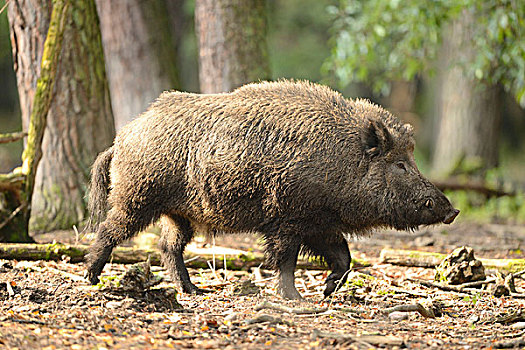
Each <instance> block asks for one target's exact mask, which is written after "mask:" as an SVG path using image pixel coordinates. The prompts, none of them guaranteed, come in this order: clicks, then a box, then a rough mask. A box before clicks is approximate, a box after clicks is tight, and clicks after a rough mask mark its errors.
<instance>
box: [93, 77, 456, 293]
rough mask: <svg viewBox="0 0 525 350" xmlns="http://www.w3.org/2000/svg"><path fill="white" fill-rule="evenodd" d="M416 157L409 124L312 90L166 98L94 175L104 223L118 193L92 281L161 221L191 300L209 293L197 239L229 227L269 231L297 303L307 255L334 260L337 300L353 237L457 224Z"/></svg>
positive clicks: (263, 86)
mask: <svg viewBox="0 0 525 350" xmlns="http://www.w3.org/2000/svg"><path fill="white" fill-rule="evenodd" d="M413 150H414V139H413V132H412V128H411V127H410V126H409V125H408V124H402V123H400V122H399V121H398V120H397V119H396V118H395V117H393V116H392V115H391V114H390V113H389V112H388V111H386V110H384V109H383V108H381V107H379V106H377V105H374V104H372V103H370V102H369V101H366V100H361V99H357V100H351V99H346V98H344V97H343V96H342V95H341V94H340V93H338V92H335V91H333V90H331V89H330V88H328V87H325V86H321V85H317V84H312V83H309V82H294V81H287V80H283V81H278V82H264V83H259V84H249V85H246V86H243V87H241V88H239V89H237V90H235V91H233V92H232V93H225V94H210V95H200V94H189V93H181V92H174V91H172V92H165V93H163V94H162V95H161V96H160V97H159V98H158V99H157V100H156V101H155V102H154V103H153V104H152V105H151V106H150V108H149V109H148V110H147V111H146V112H144V113H143V114H142V115H141V116H139V117H138V118H137V119H135V120H134V121H133V122H131V123H130V124H128V125H127V126H125V127H124V128H123V129H122V130H121V131H120V132H119V133H118V135H117V137H116V138H115V142H114V145H113V147H112V148H111V149H110V150H108V151H106V152H105V153H103V154H102V155H101V156H100V157H99V158H98V159H97V161H96V163H95V165H94V168H93V173H92V174H93V175H92V185H91V192H92V199H91V201H92V202H90V209H91V210H92V215H94V216H95V217H101V214H102V213H103V211H104V209H105V204H104V203H105V199H106V196H107V202H108V208H109V211H108V214H107V218H106V219H105V220H104V222H103V223H102V224H101V225H100V228H99V230H98V236H97V242H96V243H95V244H94V246H93V248H92V253H91V254H90V256H89V258H88V271H89V277H90V280H91V281H92V282H94V283H96V281H97V280H98V275H99V274H100V272H101V270H102V267H103V266H104V263H105V259H107V256H109V253H110V252H111V249H112V248H113V247H114V246H115V245H117V244H119V243H120V242H122V241H123V240H124V239H127V238H130V237H131V236H133V235H134V234H136V233H137V232H138V231H139V230H141V229H143V228H144V227H146V226H147V225H148V224H150V223H151V222H155V221H157V220H158V219H159V218H161V217H162V221H163V233H162V239H161V249H162V252H163V256H164V258H163V261H164V262H165V264H166V265H167V267H168V268H169V270H170V271H171V272H172V274H173V275H174V278H175V279H176V280H177V281H178V282H179V283H180V284H181V286H182V288H183V290H184V291H187V292H196V291H197V289H196V288H195V286H194V285H193V284H191V282H190V281H189V276H188V273H187V270H186V268H185V267H184V263H183V260H182V251H183V250H184V247H185V245H186V244H187V243H188V242H189V241H190V240H191V238H192V237H193V234H194V231H195V230H218V231H223V232H239V231H250V232H259V233H261V234H262V235H263V236H264V238H265V248H266V255H267V257H268V263H269V265H271V266H273V267H275V268H276V269H277V270H278V271H279V273H280V275H279V276H280V277H279V286H280V287H279V290H280V292H281V294H282V295H284V296H286V297H289V298H295V297H298V293H297V291H296V290H295V287H294V286H293V270H294V268H295V263H296V258H297V254H298V253H299V250H300V249H304V251H307V252H310V253H311V254H313V255H318V256H321V257H322V258H323V259H324V260H325V261H326V262H327V263H328V264H329V265H330V267H331V268H332V269H333V273H332V274H331V275H330V277H329V278H328V281H327V293H328V294H329V293H331V292H332V291H333V290H334V289H335V282H336V281H337V280H338V279H340V278H341V277H342V276H343V275H344V272H345V271H346V270H347V269H348V266H349V264H350V253H349V251H348V246H347V244H346V241H345V239H344V238H343V235H344V234H346V233H349V234H352V235H361V234H366V233H368V232H370V230H371V229H373V228H378V227H394V228H397V229H410V228H413V227H416V226H418V225H421V224H433V223H436V222H441V221H443V218H444V217H446V216H447V215H449V217H450V212H451V210H453V208H452V207H451V205H450V203H449V202H448V200H447V199H446V198H445V197H444V195H443V194H442V193H441V192H439V190H438V189H437V188H435V186H433V185H432V184H431V183H430V182H428V181H427V180H426V179H425V178H424V177H423V176H422V175H421V174H420V173H419V171H418V170H417V166H416V165H415V162H414V158H413ZM108 173H109V175H110V178H109V179H108V177H107V176H108ZM108 191H109V192H108ZM428 198H432V204H433V206H432V208H430V209H429V208H426V207H425V205H424V203H427V207H429V206H430V204H428V203H430V202H429V201H428Z"/></svg>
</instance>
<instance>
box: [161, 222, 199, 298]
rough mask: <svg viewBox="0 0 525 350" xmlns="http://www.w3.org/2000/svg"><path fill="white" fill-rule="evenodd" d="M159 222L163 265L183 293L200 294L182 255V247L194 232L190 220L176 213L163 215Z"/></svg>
mask: <svg viewBox="0 0 525 350" xmlns="http://www.w3.org/2000/svg"><path fill="white" fill-rule="evenodd" d="M161 224H162V234H161V239H160V243H159V244H160V251H161V256H162V262H163V264H164V266H165V267H166V268H167V269H168V271H169V272H170V275H171V277H172V278H173V279H174V280H175V282H176V283H177V284H178V285H179V287H180V288H181V289H182V291H183V292H184V293H189V294H200V293H201V292H202V291H201V290H200V289H198V288H197V287H196V286H195V285H194V284H193V283H191V280H190V275H189V274H188V269H186V266H185V265H184V259H183V256H182V253H183V252H184V248H185V247H186V245H187V244H188V243H189V242H190V241H191V239H192V238H193V234H194V231H193V228H192V227H191V223H190V221H189V220H188V219H186V218H183V217H181V216H177V215H170V216H168V215H164V216H162V218H161Z"/></svg>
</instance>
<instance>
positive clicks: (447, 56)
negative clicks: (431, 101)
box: [433, 10, 501, 176]
mask: <svg viewBox="0 0 525 350" xmlns="http://www.w3.org/2000/svg"><path fill="white" fill-rule="evenodd" d="M475 25H476V20H475V16H474V13H473V11H471V10H465V11H464V13H463V14H462V16H460V17H459V19H457V20H455V21H454V22H453V23H452V25H451V28H450V31H449V32H448V35H446V37H445V40H444V44H443V53H442V54H443V59H442V64H443V67H442V70H441V87H440V90H441V91H440V97H439V106H438V115H439V125H438V133H437V139H436V146H435V150H434V155H433V170H434V172H435V174H436V175H438V176H444V175H449V174H450V173H451V172H452V171H454V170H459V171H461V170H465V169H466V168H469V167H470V168H477V169H479V170H486V169H488V168H492V167H495V166H497V165H498V153H499V147H498V146H499V134H500V124H501V108H500V93H501V91H500V90H501V89H500V88H499V87H498V86H486V85H484V84H482V83H481V82H480V81H476V80H474V79H473V78H470V77H468V76H467V75H466V73H465V69H466V67H465V64H468V62H471V61H472V60H473V59H474V57H475V52H474V47H473V43H472V40H473V30H474V26H475ZM458 167H459V169H455V168H458ZM461 167H463V169H461Z"/></svg>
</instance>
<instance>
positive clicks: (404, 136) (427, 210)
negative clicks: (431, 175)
mask: <svg viewBox="0 0 525 350" xmlns="http://www.w3.org/2000/svg"><path fill="white" fill-rule="evenodd" d="M385 112H386V111H385ZM367 124H368V125H367V126H365V128H364V129H362V133H361V142H362V147H363V151H364V158H365V164H366V168H367V171H366V175H365V178H364V179H363V180H364V181H363V182H362V183H364V184H365V187H366V192H367V193H368V195H370V196H374V197H373V198H369V199H370V201H367V202H369V203H372V206H374V207H375V208H374V209H375V210H373V209H372V212H375V213H374V214H375V215H377V216H376V217H375V220H376V221H375V222H376V224H377V225H380V226H390V227H393V228H395V229H398V230H412V229H416V228H417V227H418V226H419V225H432V224H438V223H446V224H450V223H452V221H454V219H455V218H456V216H457V215H458V214H459V210H457V209H455V208H454V207H453V206H452V205H451V204H450V202H449V200H448V199H447V197H445V195H444V194H443V193H442V192H441V191H440V190H439V189H438V188H437V187H436V186H434V185H433V184H432V183H431V182H430V181H428V180H427V179H426V178H425V177H424V176H423V175H422V174H421V173H420V172H419V169H418V167H417V165H416V163H415V160H414V137H413V131H412V126H411V125H409V124H405V125H403V124H400V123H399V122H397V120H395V119H394V118H393V117H392V116H391V115H390V114H389V113H388V112H386V115H383V118H379V119H375V120H374V119H370V120H369V123H367ZM387 125H388V127H387Z"/></svg>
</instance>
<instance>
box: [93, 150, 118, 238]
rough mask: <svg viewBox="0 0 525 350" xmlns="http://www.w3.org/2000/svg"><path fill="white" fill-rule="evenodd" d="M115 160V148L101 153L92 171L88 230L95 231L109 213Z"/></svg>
mask: <svg viewBox="0 0 525 350" xmlns="http://www.w3.org/2000/svg"><path fill="white" fill-rule="evenodd" d="M111 159H113V147H110V148H108V149H107V150H105V151H104V152H102V153H100V154H99V156H98V157H97V159H96V160H95V163H93V168H92V169H91V184H90V187H89V202H88V210H89V221H88V225H87V229H88V230H91V231H94V230H97V229H98V225H99V224H100V223H101V222H102V221H103V220H104V218H105V214H106V211H107V201H108V193H109V182H110V178H109V167H110V165H111Z"/></svg>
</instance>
